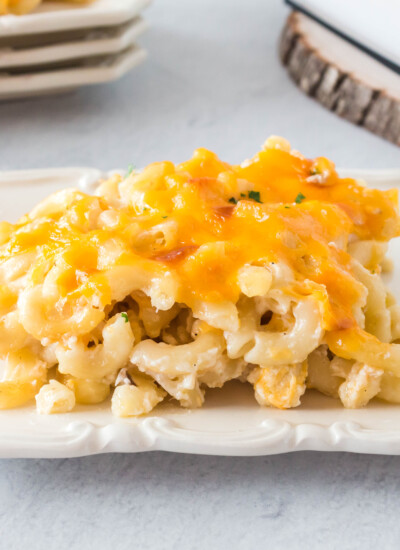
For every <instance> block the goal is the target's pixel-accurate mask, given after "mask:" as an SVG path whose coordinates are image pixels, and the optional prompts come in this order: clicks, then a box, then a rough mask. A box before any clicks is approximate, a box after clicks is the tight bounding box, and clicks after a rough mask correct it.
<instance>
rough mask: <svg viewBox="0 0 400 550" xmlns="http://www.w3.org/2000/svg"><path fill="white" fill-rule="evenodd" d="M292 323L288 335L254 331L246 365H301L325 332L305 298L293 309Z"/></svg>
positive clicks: (317, 312)
mask: <svg viewBox="0 0 400 550" xmlns="http://www.w3.org/2000/svg"><path fill="white" fill-rule="evenodd" d="M293 315H294V317H295V324H294V326H293V328H292V329H291V330H290V331H288V332H283V333H273V332H260V331H257V332H256V333H255V335H254V341H255V344H254V346H253V347H252V348H251V349H250V350H249V351H248V352H247V353H246V354H245V356H244V358H245V359H246V361H247V362H248V363H253V364H256V365H263V366H269V365H271V366H276V365H286V364H288V363H290V364H291V363H292V362H293V363H302V362H303V361H305V360H306V359H307V356H308V355H309V354H310V353H311V352H312V351H313V350H314V349H315V348H317V347H318V346H319V344H320V343H321V340H322V337H323V334H324V331H323V329H322V323H321V313H320V310H319V306H318V304H317V303H316V302H315V301H314V300H312V299H310V298H306V299H304V300H302V301H300V302H298V303H297V304H296V305H295V306H294V307H293Z"/></svg>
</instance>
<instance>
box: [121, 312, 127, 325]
mask: <svg viewBox="0 0 400 550" xmlns="http://www.w3.org/2000/svg"><path fill="white" fill-rule="evenodd" d="M121 317H122V318H123V319H125V323H129V317H128V314H127V313H121Z"/></svg>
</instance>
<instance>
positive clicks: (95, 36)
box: [0, 16, 147, 70]
mask: <svg viewBox="0 0 400 550" xmlns="http://www.w3.org/2000/svg"><path fill="white" fill-rule="evenodd" d="M146 29H147V23H146V22H145V21H144V19H143V18H142V17H140V16H138V17H135V18H134V19H133V20H131V21H129V22H128V23H124V24H122V25H117V26H115V27H110V28H105V29H102V30H93V29H91V30H88V31H87V33H86V34H85V36H84V37H83V38H81V39H80V40H73V41H69V42H62V43H59V42H57V43H55V44H46V45H42V46H37V47H33V48H32V47H29V48H21V47H18V48H9V47H4V48H0V68H10V67H25V68H26V70H28V67H29V66H30V65H40V66H41V69H42V70H46V67H45V65H46V64H48V63H55V62H60V61H65V60H70V59H81V58H83V57H90V56H96V55H106V54H115V53H118V52H121V51H122V50H125V49H126V48H128V47H129V46H130V45H132V44H133V43H134V42H135V40H136V39H137V38H138V37H139V36H140V35H141V34H142V33H143V32H144V31H145V30H146Z"/></svg>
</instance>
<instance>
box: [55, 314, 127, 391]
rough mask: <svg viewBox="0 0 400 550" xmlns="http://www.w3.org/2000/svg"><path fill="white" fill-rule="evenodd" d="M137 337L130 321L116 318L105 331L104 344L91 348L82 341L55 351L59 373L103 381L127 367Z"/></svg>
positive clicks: (119, 317) (120, 317) (107, 324)
mask: <svg viewBox="0 0 400 550" xmlns="http://www.w3.org/2000/svg"><path fill="white" fill-rule="evenodd" d="M133 343H134V338H133V334H132V329H131V327H130V324H129V322H127V321H126V319H125V318H124V317H123V316H122V315H115V316H114V317H112V318H111V319H110V320H109V321H108V322H107V323H106V325H105V327H104V329H103V343H102V344H98V345H97V346H94V347H91V348H88V347H86V346H85V345H84V343H83V342H79V341H76V342H71V343H70V344H69V346H68V347H67V346H63V345H59V346H57V348H56V356H57V359H58V363H59V365H58V370H59V371H60V372H61V373H62V374H70V375H71V376H74V377H76V378H81V379H91V380H101V379H102V378H104V377H105V376H107V375H109V374H112V373H116V372H117V371H118V370H119V369H121V368H122V367H124V366H125V365H126V363H127V362H128V359H129V354H130V352H131V350H132V346H133Z"/></svg>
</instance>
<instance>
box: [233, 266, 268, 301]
mask: <svg viewBox="0 0 400 550" xmlns="http://www.w3.org/2000/svg"><path fill="white" fill-rule="evenodd" d="M238 280H239V286H240V290H241V291H242V292H243V294H244V295H245V296H248V297H249V298H252V297H253V296H265V295H266V294H267V292H268V290H269V289H270V288H271V284H272V274H271V272H270V271H269V270H268V269H266V268H264V267H261V266H256V265H248V266H244V267H242V268H241V269H240V270H239V274H238Z"/></svg>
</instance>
